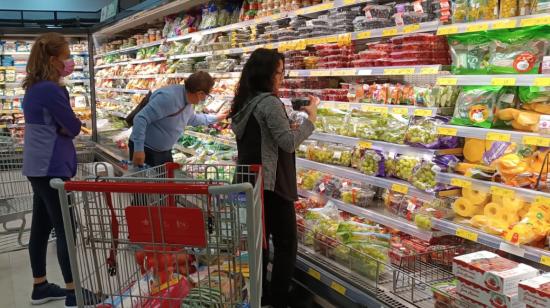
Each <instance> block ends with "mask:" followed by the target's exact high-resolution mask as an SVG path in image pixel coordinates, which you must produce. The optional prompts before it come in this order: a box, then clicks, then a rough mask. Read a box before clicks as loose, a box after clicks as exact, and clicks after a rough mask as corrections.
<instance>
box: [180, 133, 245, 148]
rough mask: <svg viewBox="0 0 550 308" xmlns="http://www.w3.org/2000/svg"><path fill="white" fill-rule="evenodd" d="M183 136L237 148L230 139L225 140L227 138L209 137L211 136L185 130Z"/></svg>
mask: <svg viewBox="0 0 550 308" xmlns="http://www.w3.org/2000/svg"><path fill="white" fill-rule="evenodd" d="M184 134H186V135H189V136H193V137H197V138H199V139H203V140H213V141H215V142H218V143H221V144H225V145H228V146H232V147H236V146H237V144H236V143H235V141H234V140H230V139H227V138H221V137H216V136H211V135H208V134H204V133H198V132H194V131H190V130H186V131H185V133H184Z"/></svg>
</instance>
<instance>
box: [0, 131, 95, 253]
mask: <svg viewBox="0 0 550 308" xmlns="http://www.w3.org/2000/svg"><path fill="white" fill-rule="evenodd" d="M78 147H79V152H78V155H77V157H78V162H79V165H78V173H77V177H86V176H89V175H91V174H92V170H93V168H92V167H91V166H90V164H89V163H91V162H93V160H94V152H93V147H92V145H91V144H86V143H83V144H79V145H78ZM22 168H23V140H22V139H21V138H17V137H14V136H12V135H11V134H10V133H0V224H2V227H0V253H2V252H9V251H13V250H17V249H21V248H25V247H26V244H25V243H23V242H24V241H23V237H24V234H25V231H28V228H27V219H28V218H30V216H29V214H30V213H31V212H32V196H33V194H32V187H31V184H30V182H29V181H28V180H27V178H26V177H24V176H23V174H22Z"/></svg>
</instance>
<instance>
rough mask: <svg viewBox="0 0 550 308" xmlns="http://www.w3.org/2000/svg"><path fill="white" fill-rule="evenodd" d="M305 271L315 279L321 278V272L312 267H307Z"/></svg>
mask: <svg viewBox="0 0 550 308" xmlns="http://www.w3.org/2000/svg"><path fill="white" fill-rule="evenodd" d="M307 273H308V274H309V275H310V276H311V277H313V278H315V279H317V280H321V273H319V272H318V271H316V270H314V269H312V268H309V269H308V270H307Z"/></svg>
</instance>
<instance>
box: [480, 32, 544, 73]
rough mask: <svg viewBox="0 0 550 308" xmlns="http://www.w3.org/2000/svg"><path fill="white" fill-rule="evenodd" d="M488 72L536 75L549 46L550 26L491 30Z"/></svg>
mask: <svg viewBox="0 0 550 308" xmlns="http://www.w3.org/2000/svg"><path fill="white" fill-rule="evenodd" d="M487 35H488V36H489V37H490V38H491V39H492V43H491V47H490V53H489V59H488V72H489V73H490V74H537V73H538V71H539V67H540V64H541V62H542V58H543V57H544V56H545V55H546V54H547V52H548V48H549V45H550V41H549V40H550V27H548V26H538V27H527V28H520V29H514V30H503V31H491V32H489V33H488V34H487Z"/></svg>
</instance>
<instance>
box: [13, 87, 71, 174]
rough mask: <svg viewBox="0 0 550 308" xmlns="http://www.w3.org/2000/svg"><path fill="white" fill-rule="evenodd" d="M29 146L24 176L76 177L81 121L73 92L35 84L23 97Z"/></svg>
mask: <svg viewBox="0 0 550 308" xmlns="http://www.w3.org/2000/svg"><path fill="white" fill-rule="evenodd" d="M23 114H24V115H25V143H24V148H23V175H25V176H30V177H43V176H48V177H63V178H71V177H73V176H74V175H75V174H76V150H75V147H74V144H73V139H74V138H75V137H76V136H77V135H78V134H79V133H80V126H81V122H80V120H79V119H78V118H77V117H76V115H75V114H74V112H73V110H72V108H71V104H70V101H69V92H67V89H65V87H61V86H59V85H57V84H56V83H55V82H52V81H40V82H37V83H35V84H34V85H32V86H31V87H30V88H29V89H27V92H26V93H25V97H24V98H23Z"/></svg>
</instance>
